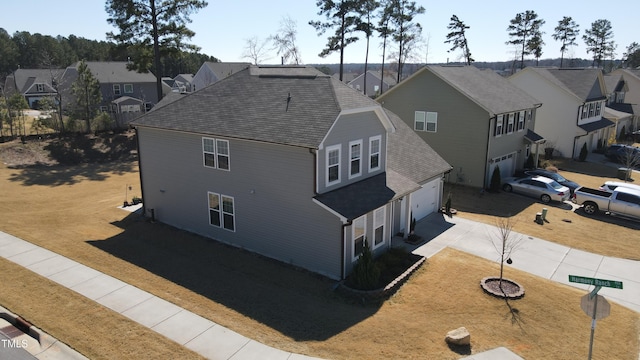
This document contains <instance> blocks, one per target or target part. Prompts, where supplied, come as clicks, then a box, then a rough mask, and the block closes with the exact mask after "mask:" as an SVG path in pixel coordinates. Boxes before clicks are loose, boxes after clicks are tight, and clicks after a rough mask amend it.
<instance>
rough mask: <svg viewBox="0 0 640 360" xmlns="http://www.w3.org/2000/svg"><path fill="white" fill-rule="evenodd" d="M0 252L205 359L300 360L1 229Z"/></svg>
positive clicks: (300, 357) (297, 356)
mask: <svg viewBox="0 0 640 360" xmlns="http://www.w3.org/2000/svg"><path fill="white" fill-rule="evenodd" d="M0 256H2V257H4V258H6V259H8V260H10V261H12V262H14V263H16V264H18V265H22V266H24V267H25V268H27V269H29V270H31V271H33V272H35V273H37V274H39V275H41V276H44V277H45V278H47V279H49V280H52V281H54V282H56V283H58V284H60V285H62V286H65V287H67V288H69V289H71V290H73V291H75V292H77V293H79V294H81V295H83V296H86V297H87V298H89V299H91V300H94V301H96V302H97V303H99V304H101V305H103V306H106V307H108V308H109V309H111V310H113V311H115V312H117V313H119V314H121V315H124V316H126V317H128V318H130V319H131V320H133V321H136V322H138V323H140V324H142V325H144V326H146V327H148V328H150V329H151V330H154V331H156V332H158V333H160V334H162V335H164V336H166V337H167V338H169V339H172V340H174V341H176V342H177V343H179V344H181V345H183V346H185V347H186V348H188V349H191V350H193V351H195V352H197V353H199V354H201V355H202V356H204V357H206V358H208V359H216V360H217V359H220V360H227V359H233V360H242V359H258V358H259V359H267V360H269V359H273V360H278V359H282V360H302V359H314V358H312V357H308V356H304V355H299V354H292V353H290V352H286V351H282V350H278V349H274V348H272V347H269V346H266V345H264V344H261V343H259V342H257V341H254V340H251V339H249V338H246V337H244V336H242V335H240V334H238V333H236V332H234V331H231V330H229V329H227V328H225V327H222V326H220V325H218V324H216V323H214V322H213V321H210V320H207V319H205V318H203V317H201V316H199V315H196V314H194V313H192V312H189V311H187V310H185V309H183V308H181V307H179V306H177V305H175V304H172V303H170V302H168V301H165V300H163V299H161V298H159V297H157V296H155V295H152V294H150V293H148V292H146V291H143V290H140V289H138V288H136V287H134V286H131V285H129V284H127V283H124V282H122V281H120V280H118V279H116V278H113V277H111V276H109V275H106V274H103V273H101V272H98V271H96V270H94V269H92V268H89V267H87V266H85V265H82V264H80V263H78V262H76V261H73V260H71V259H68V258H66V257H64V256H61V255H58V254H56V253H54V252H51V251H49V250H47V249H44V248H41V247H39V246H36V245H34V244H32V243H29V242H27V241H24V240H21V239H19V238H16V237H15V236H12V235H9V234H6V233H4V232H1V231H0Z"/></svg>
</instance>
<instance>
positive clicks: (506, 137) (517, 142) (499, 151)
mask: <svg viewBox="0 0 640 360" xmlns="http://www.w3.org/2000/svg"><path fill="white" fill-rule="evenodd" d="M525 111H526V110H525ZM531 111H532V113H531V120H527V121H526V122H525V124H524V129H522V130H520V131H517V130H514V131H513V133H511V134H507V133H504V134H502V135H501V136H499V137H496V136H494V133H495V126H496V119H495V118H493V119H491V131H490V133H491V136H490V139H491V140H490V145H489V159H492V158H495V157H498V156H502V155H505V154H510V153H512V152H517V151H519V153H518V154H517V161H516V168H522V167H523V166H524V163H525V161H526V160H527V159H526V157H525V151H524V149H525V147H526V145H527V144H530V142H528V141H527V140H526V139H524V135H525V134H526V133H527V129H531V130H532V131H533V130H534V125H535V120H534V119H535V118H536V109H531ZM504 115H505V117H506V116H507V115H508V114H504ZM517 125H518V123H517V121H516V123H515V124H514V128H517ZM504 126H506V125H503V127H504ZM534 146H535V145H534ZM533 150H534V149H533V147H532V148H531V151H532V152H533ZM488 176H489V177H490V176H491V174H488ZM503 177H504V176H503Z"/></svg>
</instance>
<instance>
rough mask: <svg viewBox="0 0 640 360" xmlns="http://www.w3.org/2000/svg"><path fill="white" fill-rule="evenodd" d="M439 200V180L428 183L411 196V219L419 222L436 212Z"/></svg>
mask: <svg viewBox="0 0 640 360" xmlns="http://www.w3.org/2000/svg"><path fill="white" fill-rule="evenodd" d="M439 200H440V179H436V180H433V181H430V182H428V183H426V184H424V185H423V186H422V188H421V189H420V190H417V191H415V192H414V193H413V194H411V213H412V216H413V218H415V219H416V220H420V219H422V218H424V217H425V216H427V215H429V214H431V213H433V212H435V211H437V210H438V201H439Z"/></svg>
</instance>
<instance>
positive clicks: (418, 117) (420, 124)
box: [413, 111, 427, 131]
mask: <svg viewBox="0 0 640 360" xmlns="http://www.w3.org/2000/svg"><path fill="white" fill-rule="evenodd" d="M426 122H427V113H426V112H424V111H416V113H415V115H414V124H413V129H414V130H415V131H425V128H426Z"/></svg>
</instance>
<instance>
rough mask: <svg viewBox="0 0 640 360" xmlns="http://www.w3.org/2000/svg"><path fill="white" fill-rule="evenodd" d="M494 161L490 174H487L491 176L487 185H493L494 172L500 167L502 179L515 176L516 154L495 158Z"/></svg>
mask: <svg viewBox="0 0 640 360" xmlns="http://www.w3.org/2000/svg"><path fill="white" fill-rule="evenodd" d="M492 160H493V162H492V163H491V165H490V166H489V173H488V174H487V175H488V176H489V178H488V179H487V184H489V183H491V177H492V176H493V170H495V168H496V166H500V177H501V178H503V179H504V178H506V177H510V176H513V173H514V171H515V168H516V153H511V154H507V155H503V156H499V157H497V158H493V159H492Z"/></svg>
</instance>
